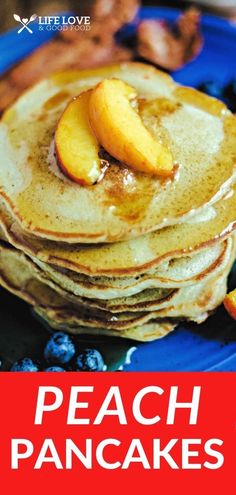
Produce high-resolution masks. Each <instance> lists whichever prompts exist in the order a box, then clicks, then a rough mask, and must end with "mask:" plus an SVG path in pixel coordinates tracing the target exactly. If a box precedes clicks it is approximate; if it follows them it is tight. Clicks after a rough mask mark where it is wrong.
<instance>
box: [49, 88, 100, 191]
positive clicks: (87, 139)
mask: <svg viewBox="0 0 236 495" xmlns="http://www.w3.org/2000/svg"><path fill="white" fill-rule="evenodd" d="M90 94H91V91H90V90H89V91H85V92H84V93H81V94H80V95H79V96H78V97H76V98H74V99H73V100H71V101H70V103H69V104H68V105H67V107H66V109H65V110H64V112H63V114H62V115H61V117H60V119H59V121H58V124H57V128H56V132H55V149H56V155H57V160H58V165H59V166H60V167H61V169H62V171H63V172H64V173H65V175H67V176H68V177H69V178H71V179H72V180H74V181H75V182H78V183H79V184H82V185H86V186H89V185H92V184H94V183H95V182H96V181H97V180H98V179H99V177H100V175H101V160H100V158H99V156H98V151H99V144H98V142H97V139H96V137H95V135H94V133H93V132H92V129H91V127H90V123H89V119H88V104H89V99H90Z"/></svg>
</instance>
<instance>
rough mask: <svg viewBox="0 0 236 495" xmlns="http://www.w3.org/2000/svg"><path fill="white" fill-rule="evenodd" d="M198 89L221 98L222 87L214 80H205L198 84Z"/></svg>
mask: <svg viewBox="0 0 236 495" xmlns="http://www.w3.org/2000/svg"><path fill="white" fill-rule="evenodd" d="M198 89H199V90H200V91H203V93H206V94H207V95H209V96H214V98H219V99H223V88H222V87H221V86H220V85H219V84H217V83H216V82H214V81H206V82H204V83H202V84H200V85H199V86H198Z"/></svg>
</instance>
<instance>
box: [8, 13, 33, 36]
mask: <svg viewBox="0 0 236 495" xmlns="http://www.w3.org/2000/svg"><path fill="white" fill-rule="evenodd" d="M13 17H14V19H15V21H17V22H20V23H21V24H22V26H23V27H22V28H20V29H19V30H18V31H17V33H18V34H20V33H21V32H22V31H23V30H24V29H27V31H28V32H29V33H30V34H33V31H32V29H30V28H29V27H28V24H29V23H30V22H32V21H34V20H35V19H36V17H37V14H33V15H32V16H31V17H30V18H29V19H28V18H22V19H21V17H20V16H19V15H17V14H13Z"/></svg>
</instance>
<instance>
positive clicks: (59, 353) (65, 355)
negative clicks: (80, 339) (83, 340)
mask: <svg viewBox="0 0 236 495" xmlns="http://www.w3.org/2000/svg"><path fill="white" fill-rule="evenodd" d="M74 354H75V346H74V344H73V341H72V339H71V337H70V336H69V335H68V334H66V333H63V332H56V333H54V334H53V335H52V337H51V338H50V340H49V341H48V343H47V345H46V347H45V349H44V357H45V359H46V361H48V362H49V363H58V364H65V363H68V362H69V361H70V360H71V359H72V357H73V356H74Z"/></svg>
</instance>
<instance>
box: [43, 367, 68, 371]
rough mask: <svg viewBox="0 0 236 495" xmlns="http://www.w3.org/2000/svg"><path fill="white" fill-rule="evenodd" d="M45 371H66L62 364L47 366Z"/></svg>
mask: <svg viewBox="0 0 236 495" xmlns="http://www.w3.org/2000/svg"><path fill="white" fill-rule="evenodd" d="M44 371H66V370H64V368H62V367H61V366H49V367H48V368H45V370H44Z"/></svg>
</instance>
